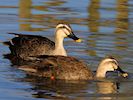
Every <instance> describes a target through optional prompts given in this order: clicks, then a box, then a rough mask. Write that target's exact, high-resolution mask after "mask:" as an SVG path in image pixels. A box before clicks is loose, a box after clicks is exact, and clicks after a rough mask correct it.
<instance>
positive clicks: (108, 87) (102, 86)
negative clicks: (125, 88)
mask: <svg viewBox="0 0 133 100" xmlns="http://www.w3.org/2000/svg"><path fill="white" fill-rule="evenodd" d="M117 85H118V84H116V83H114V82H111V81H105V82H97V93H100V94H103V95H105V97H99V98H100V99H102V100H112V99H116V97H113V96H109V95H110V94H115V93H117V92H118V90H117V89H118V86H117ZM106 95H107V96H106Z"/></svg>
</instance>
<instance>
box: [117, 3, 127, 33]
mask: <svg viewBox="0 0 133 100" xmlns="http://www.w3.org/2000/svg"><path fill="white" fill-rule="evenodd" d="M116 17H117V18H116V30H115V32H116V33H127V30H128V26H129V21H128V0H117V16H116Z"/></svg>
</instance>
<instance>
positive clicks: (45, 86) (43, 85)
mask: <svg viewBox="0 0 133 100" xmlns="http://www.w3.org/2000/svg"><path fill="white" fill-rule="evenodd" d="M21 81H23V82H29V83H30V84H31V85H32V90H33V91H34V93H33V94H32V96H33V97H34V98H45V99H52V98H54V99H68V98H74V96H75V95H79V94H80V93H82V92H83V91H84V90H87V89H88V84H89V82H86V81H63V80H56V81H53V80H49V79H45V78H38V77H33V76H29V75H27V76H26V77H25V78H23V79H22V80H21Z"/></svg>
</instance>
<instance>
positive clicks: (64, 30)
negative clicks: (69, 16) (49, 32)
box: [56, 23, 81, 42]
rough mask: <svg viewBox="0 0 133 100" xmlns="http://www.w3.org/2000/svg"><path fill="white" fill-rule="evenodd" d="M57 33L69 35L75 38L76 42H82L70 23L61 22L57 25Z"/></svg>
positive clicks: (64, 35)
mask: <svg viewBox="0 0 133 100" xmlns="http://www.w3.org/2000/svg"><path fill="white" fill-rule="evenodd" d="M56 35H57V36H61V37H63V38H65V37H69V38H72V39H73V40H75V41H76V42H81V39H79V38H78V37H77V36H76V35H75V34H74V33H73V31H72V28H71V27H70V25H69V24H64V23H59V24H58V25H57V26H56Z"/></svg>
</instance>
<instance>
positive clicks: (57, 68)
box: [20, 56, 93, 80]
mask: <svg viewBox="0 0 133 100" xmlns="http://www.w3.org/2000/svg"><path fill="white" fill-rule="evenodd" d="M20 69H23V70H25V71H26V70H27V69H28V71H29V72H30V71H31V72H32V71H34V70H36V71H35V73H33V72H32V74H34V75H37V76H43V77H54V78H55V79H65V80H88V79H92V77H93V75H92V72H91V70H90V69H89V68H88V67H87V66H86V64H85V63H83V62H82V61H80V60H77V59H76V58H74V57H65V56H44V57H41V58H39V60H36V61H34V62H33V63H32V64H30V65H29V66H26V67H25V66H24V67H21V68H20Z"/></svg>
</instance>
